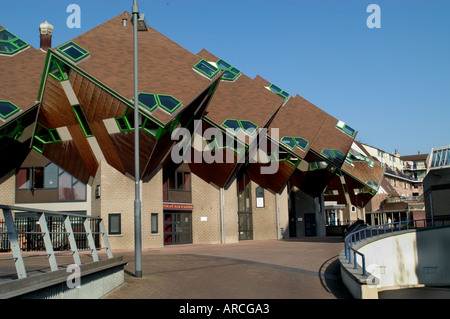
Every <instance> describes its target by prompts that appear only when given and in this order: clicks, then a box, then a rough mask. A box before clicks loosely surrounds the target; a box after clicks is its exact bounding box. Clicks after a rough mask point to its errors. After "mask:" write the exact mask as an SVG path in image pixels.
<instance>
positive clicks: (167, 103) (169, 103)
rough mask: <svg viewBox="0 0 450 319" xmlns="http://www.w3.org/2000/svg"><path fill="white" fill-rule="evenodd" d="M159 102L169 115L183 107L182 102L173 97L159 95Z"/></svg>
mask: <svg viewBox="0 0 450 319" xmlns="http://www.w3.org/2000/svg"><path fill="white" fill-rule="evenodd" d="M158 101H159V105H160V106H161V107H162V108H163V109H165V110H166V111H168V112H169V113H172V112H173V111H175V110H176V109H177V108H178V107H179V106H180V105H181V102H180V101H178V100H177V99H176V98H174V97H173V96H171V95H162V94H158Z"/></svg>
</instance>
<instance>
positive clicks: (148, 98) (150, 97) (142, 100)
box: [138, 93, 158, 111]
mask: <svg viewBox="0 0 450 319" xmlns="http://www.w3.org/2000/svg"><path fill="white" fill-rule="evenodd" d="M138 98H139V104H141V105H142V106H144V107H146V108H147V109H149V110H150V111H153V110H154V109H155V108H156V107H157V106H158V101H157V100H156V96H155V94H153V93H139V95H138Z"/></svg>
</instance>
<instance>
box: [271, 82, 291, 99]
mask: <svg viewBox="0 0 450 319" xmlns="http://www.w3.org/2000/svg"><path fill="white" fill-rule="evenodd" d="M269 90H270V91H271V92H273V93H275V94H276V95H279V96H281V97H282V98H284V99H287V98H288V97H290V94H289V93H288V92H286V91H284V90H282V89H281V88H279V87H278V86H276V85H275V84H271V85H270V86H269Z"/></svg>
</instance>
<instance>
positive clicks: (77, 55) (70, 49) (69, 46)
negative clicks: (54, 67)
mask: <svg viewBox="0 0 450 319" xmlns="http://www.w3.org/2000/svg"><path fill="white" fill-rule="evenodd" d="M58 51H59V52H61V53H62V54H64V55H65V56H67V57H68V58H70V59H71V60H72V61H73V62H78V61H80V60H81V59H83V58H84V57H86V56H88V55H89V52H88V51H86V50H85V49H83V48H82V47H80V46H79V45H78V44H76V43H75V42H72V41H70V42H69V43H66V44H64V45H62V46H60V47H59V48H58Z"/></svg>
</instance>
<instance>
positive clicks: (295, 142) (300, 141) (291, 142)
mask: <svg viewBox="0 0 450 319" xmlns="http://www.w3.org/2000/svg"><path fill="white" fill-rule="evenodd" d="M281 141H282V142H283V143H284V144H286V145H287V146H289V147H290V148H291V149H294V148H295V147H298V148H300V149H301V150H303V151H304V150H306V148H307V147H308V145H309V142H308V141H307V140H305V139H304V138H302V137H290V136H283V137H282V138H281Z"/></svg>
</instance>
